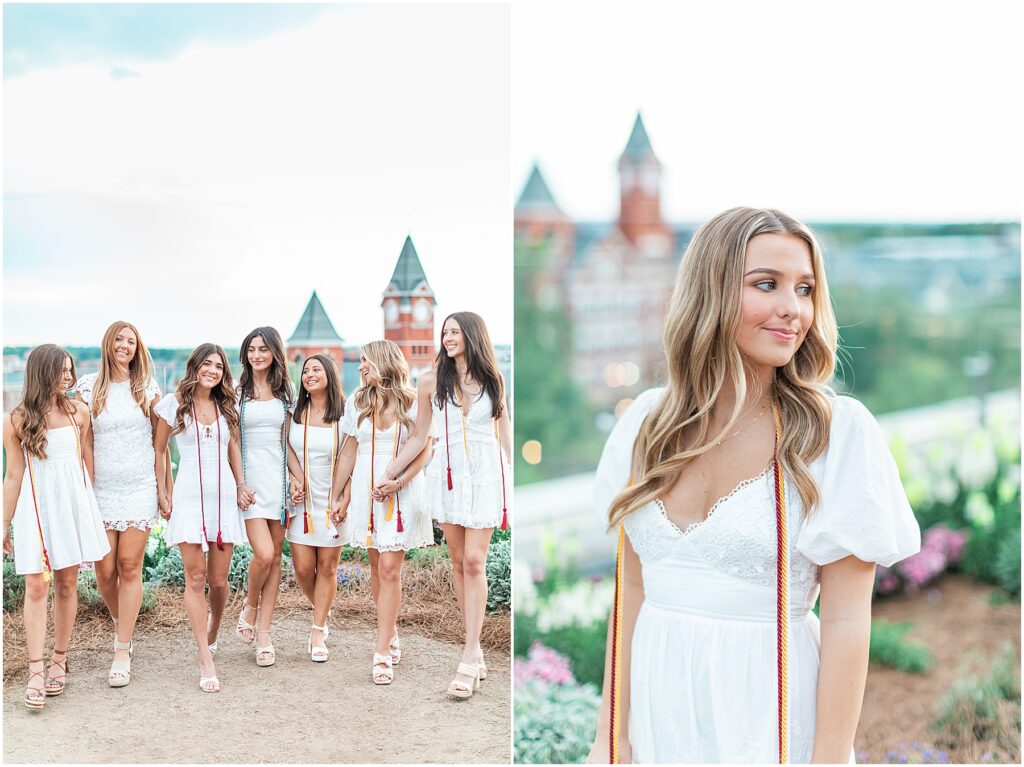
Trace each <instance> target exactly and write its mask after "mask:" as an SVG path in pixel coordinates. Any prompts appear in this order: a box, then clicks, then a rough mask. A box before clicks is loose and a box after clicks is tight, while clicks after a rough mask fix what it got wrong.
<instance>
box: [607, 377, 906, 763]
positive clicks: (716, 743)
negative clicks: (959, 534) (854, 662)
mask: <svg viewBox="0 0 1024 767" xmlns="http://www.w3.org/2000/svg"><path fill="white" fill-rule="evenodd" d="M660 394H661V390H660V389H652V390H648V391H646V392H644V393H643V394H641V395H640V396H639V397H638V398H637V400H636V401H635V402H634V403H633V405H631V406H630V408H629V409H628V410H627V411H626V413H625V414H624V415H623V417H622V418H621V419H620V421H619V423H618V424H616V426H615V429H614V430H613V431H612V434H611V436H610V437H609V438H608V442H607V444H606V445H605V448H604V452H603V454H602V456H601V462H600V465H599V466H598V470H597V477H596V487H595V495H596V500H597V506H598V508H599V509H600V510H601V512H602V513H603V514H604V515H605V516H604V518H605V519H607V511H608V508H609V507H610V505H611V502H612V500H613V499H614V498H615V496H616V495H617V494H618V493H619V492H620V491H621V490H622V489H623V488H624V487H625V486H626V484H627V483H628V481H629V472H630V462H631V455H632V450H633V443H634V441H635V440H636V436H637V434H638V433H639V430H640V426H641V424H642V423H643V420H644V418H645V417H646V416H647V414H648V413H649V412H650V411H651V410H652V409H653V407H654V406H655V404H656V403H657V401H658V399H659V397H660ZM831 403H832V426H831V434H830V438H829V445H828V448H827V450H826V451H825V452H824V453H823V454H822V455H821V456H820V457H818V458H817V459H816V460H815V461H813V462H812V463H811V464H810V470H811V473H812V475H813V476H814V479H815V481H816V482H817V483H818V487H819V488H820V490H821V501H820V505H819V507H818V508H817V509H816V510H815V512H814V514H812V515H811V516H810V517H809V518H805V517H804V514H803V508H802V505H801V502H800V495H799V493H797V491H796V487H795V486H793V485H792V483H791V482H789V481H788V480H787V483H786V499H787V504H786V505H787V508H786V513H787V524H788V525H789V529H790V530H791V531H795V532H796V534H795V535H794V534H791V535H790V540H791V541H792V543H791V544H790V563H791V576H790V637H789V653H790V657H789V691H790V692H789V700H790V716H789V719H790V721H789V734H790V738H789V742H790V760H791V761H792V762H795V763H807V762H809V761H810V759H811V752H812V749H813V746H814V721H815V707H816V703H817V682H818V661H819V646H820V634H819V624H818V619H817V617H816V616H815V615H814V613H813V612H811V610H812V608H813V607H814V604H815V602H816V601H817V598H818V591H819V576H820V568H821V566H822V565H826V564H829V563H831V562H835V561H836V560H839V559H841V558H843V557H846V556H849V555H851V554H852V555H853V556H856V557H857V558H859V559H861V560H864V561H865V562H877V563H880V564H883V565H892V564H893V563H895V562H897V561H899V560H901V559H904V558H905V557H908V556H910V555H911V554H914V553H915V552H917V551H918V549H919V548H920V543H921V537H920V530H919V528H918V525H917V521H916V520H915V518H914V515H913V512H912V511H911V509H910V505H909V503H908V502H907V499H906V496H905V494H904V492H903V486H902V484H901V483H900V479H899V474H898V472H897V469H896V464H895V462H894V461H893V459H892V456H891V454H890V453H889V450H888V447H887V446H886V442H885V438H884V436H883V434H882V431H881V429H880V428H879V427H878V424H877V423H876V422H875V420H874V418H873V417H872V416H871V414H870V413H868V411H867V410H866V409H865V408H864V406H863V405H861V404H860V403H859V402H858V401H856V400H854V399H851V398H849V397H835V398H833V399H832V400H831ZM624 526H625V529H626V534H627V535H628V536H629V540H630V543H631V544H632V546H633V549H634V550H635V551H636V553H637V555H638V557H639V559H640V563H641V569H642V575H643V588H644V601H643V604H642V606H641V608H640V614H639V616H638V618H637V621H636V625H635V627H634V631H633V640H632V645H631V665H630V681H629V684H630V688H629V689H630V708H629V714H628V716H629V740H630V746H631V748H632V755H633V760H634V761H635V762H655V763H671V762H674V763H695V762H703V763H712V762H766V763H767V762H773V761H777V759H778V735H777V717H778V713H777V712H778V709H777V697H776V696H777V681H776V673H777V672H776V663H777V654H776V616H775V604H776V576H775V562H776V545H777V536H776V530H775V499H774V474H773V470H772V467H771V464H769V465H768V466H767V467H766V468H765V470H764V471H762V472H761V473H760V474H759V475H757V476H756V477H753V478H751V479H748V480H745V481H743V482H741V483H740V484H739V485H738V486H737V487H736V488H735V489H734V490H733V491H732V492H731V493H729V495H727V496H725V497H723V498H721V499H720V500H718V501H717V502H716V503H715V504H714V506H713V507H712V508H711V511H710V513H709V515H708V517H707V519H706V520H704V521H703V522H700V523H696V524H693V525H690V526H689V527H687V529H686V530H680V529H679V528H678V527H676V525H674V524H673V523H672V522H671V521H670V520H669V519H668V517H667V516H666V514H665V510H664V508H663V507H662V506H661V505H660V504H659V503H658V502H657V501H655V502H653V503H650V504H648V505H646V506H644V507H642V508H640V509H638V510H637V511H635V512H634V513H632V514H630V515H629V517H627V518H626V520H625V522H624ZM851 757H852V755H851Z"/></svg>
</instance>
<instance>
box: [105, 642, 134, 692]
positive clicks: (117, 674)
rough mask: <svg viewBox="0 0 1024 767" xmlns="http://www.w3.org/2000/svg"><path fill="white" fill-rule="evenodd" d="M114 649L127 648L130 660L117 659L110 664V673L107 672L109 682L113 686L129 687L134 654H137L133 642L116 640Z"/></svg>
mask: <svg viewBox="0 0 1024 767" xmlns="http://www.w3.org/2000/svg"><path fill="white" fill-rule="evenodd" d="M114 650H127V651H128V660H127V661H123V660H115V661H114V662H113V663H111V664H110V673H109V674H107V684H109V685H110V686H111V687H127V686H128V683H129V682H130V681H132V655H134V654H135V647H134V646H133V643H132V642H130V641H128V642H114Z"/></svg>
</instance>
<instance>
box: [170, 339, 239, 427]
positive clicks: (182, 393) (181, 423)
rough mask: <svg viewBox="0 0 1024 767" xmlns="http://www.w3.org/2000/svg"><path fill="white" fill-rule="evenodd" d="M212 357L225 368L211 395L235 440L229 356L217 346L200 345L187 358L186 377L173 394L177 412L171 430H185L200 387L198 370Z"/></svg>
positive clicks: (235, 415)
mask: <svg viewBox="0 0 1024 767" xmlns="http://www.w3.org/2000/svg"><path fill="white" fill-rule="evenodd" d="M211 354H218V355H220V360H221V363H222V364H223V365H224V376H223V377H222V378H221V379H220V385H219V386H215V387H214V388H213V389H212V390H211V391H210V396H211V397H212V398H213V401H214V402H215V403H217V407H218V408H220V412H221V414H222V415H223V416H224V420H225V421H227V422H228V429H230V430H231V434H232V435H233V436H235V437H237V436H238V408H237V407H235V387H234V386H233V385H232V381H231V366H230V365H229V364H228V355H227V354H225V352H224V349H223V348H221V347H220V346H218V345H217V344H200V345H199V346H197V347H196V350H195V351H194V352H192V354H190V355H189V357H188V362H186V363H185V377H184V378H182V379H181V380H180V381H178V388H177V391H176V392H175V394H176V396H177V398H178V412H177V413H175V416H174V425H173V426H172V427H171V433H172V434H180V433H181V432H182V431H184V430H185V415H186V413H188V412H189V411H190V410H191V409H192V397H193V396H194V394H195V391H196V387H197V386H198V385H199V367H200V365H202V364H203V361H204V360H205V359H206V358H207V357H209V356H210V355H211Z"/></svg>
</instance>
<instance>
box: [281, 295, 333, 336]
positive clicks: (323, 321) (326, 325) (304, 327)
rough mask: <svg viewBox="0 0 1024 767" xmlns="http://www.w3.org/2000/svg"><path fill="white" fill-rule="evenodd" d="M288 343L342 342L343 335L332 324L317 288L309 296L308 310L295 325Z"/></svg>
mask: <svg viewBox="0 0 1024 767" xmlns="http://www.w3.org/2000/svg"><path fill="white" fill-rule="evenodd" d="M288 343H289V344H292V345H298V344H341V336H339V335H338V331H336V330H335V329H334V325H332V324H331V319H330V317H328V316H327V312H326V311H325V310H324V306H323V304H321V303H320V298H319V297H318V296H317V294H316V291H315V290H314V291H313V295H312V296H310V298H309V303H308V304H306V310H305V311H304V312H303V313H302V317H301V318H300V319H299V324H298V325H296V327H295V332H294V333H292V336H291V338H289V339H288Z"/></svg>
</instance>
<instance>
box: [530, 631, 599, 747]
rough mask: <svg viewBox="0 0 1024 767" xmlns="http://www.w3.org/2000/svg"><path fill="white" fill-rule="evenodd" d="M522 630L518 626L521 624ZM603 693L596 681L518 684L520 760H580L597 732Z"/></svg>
mask: <svg viewBox="0 0 1024 767" xmlns="http://www.w3.org/2000/svg"><path fill="white" fill-rule="evenodd" d="M517 631H518V626H517ZM600 707H601V696H600V695H599V694H598V692H597V691H596V690H595V689H594V687H593V686H592V685H583V686H576V685H545V684H541V683H539V682H529V683H527V684H524V685H522V686H520V687H517V688H516V694H515V714H514V715H515V733H514V735H513V742H514V743H515V754H514V756H513V760H514V761H515V763H516V764H580V763H582V762H584V761H585V760H586V758H587V755H588V754H589V753H590V748H591V746H592V745H593V743H594V735H595V733H596V732H597V715H598V711H599V709H600Z"/></svg>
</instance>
